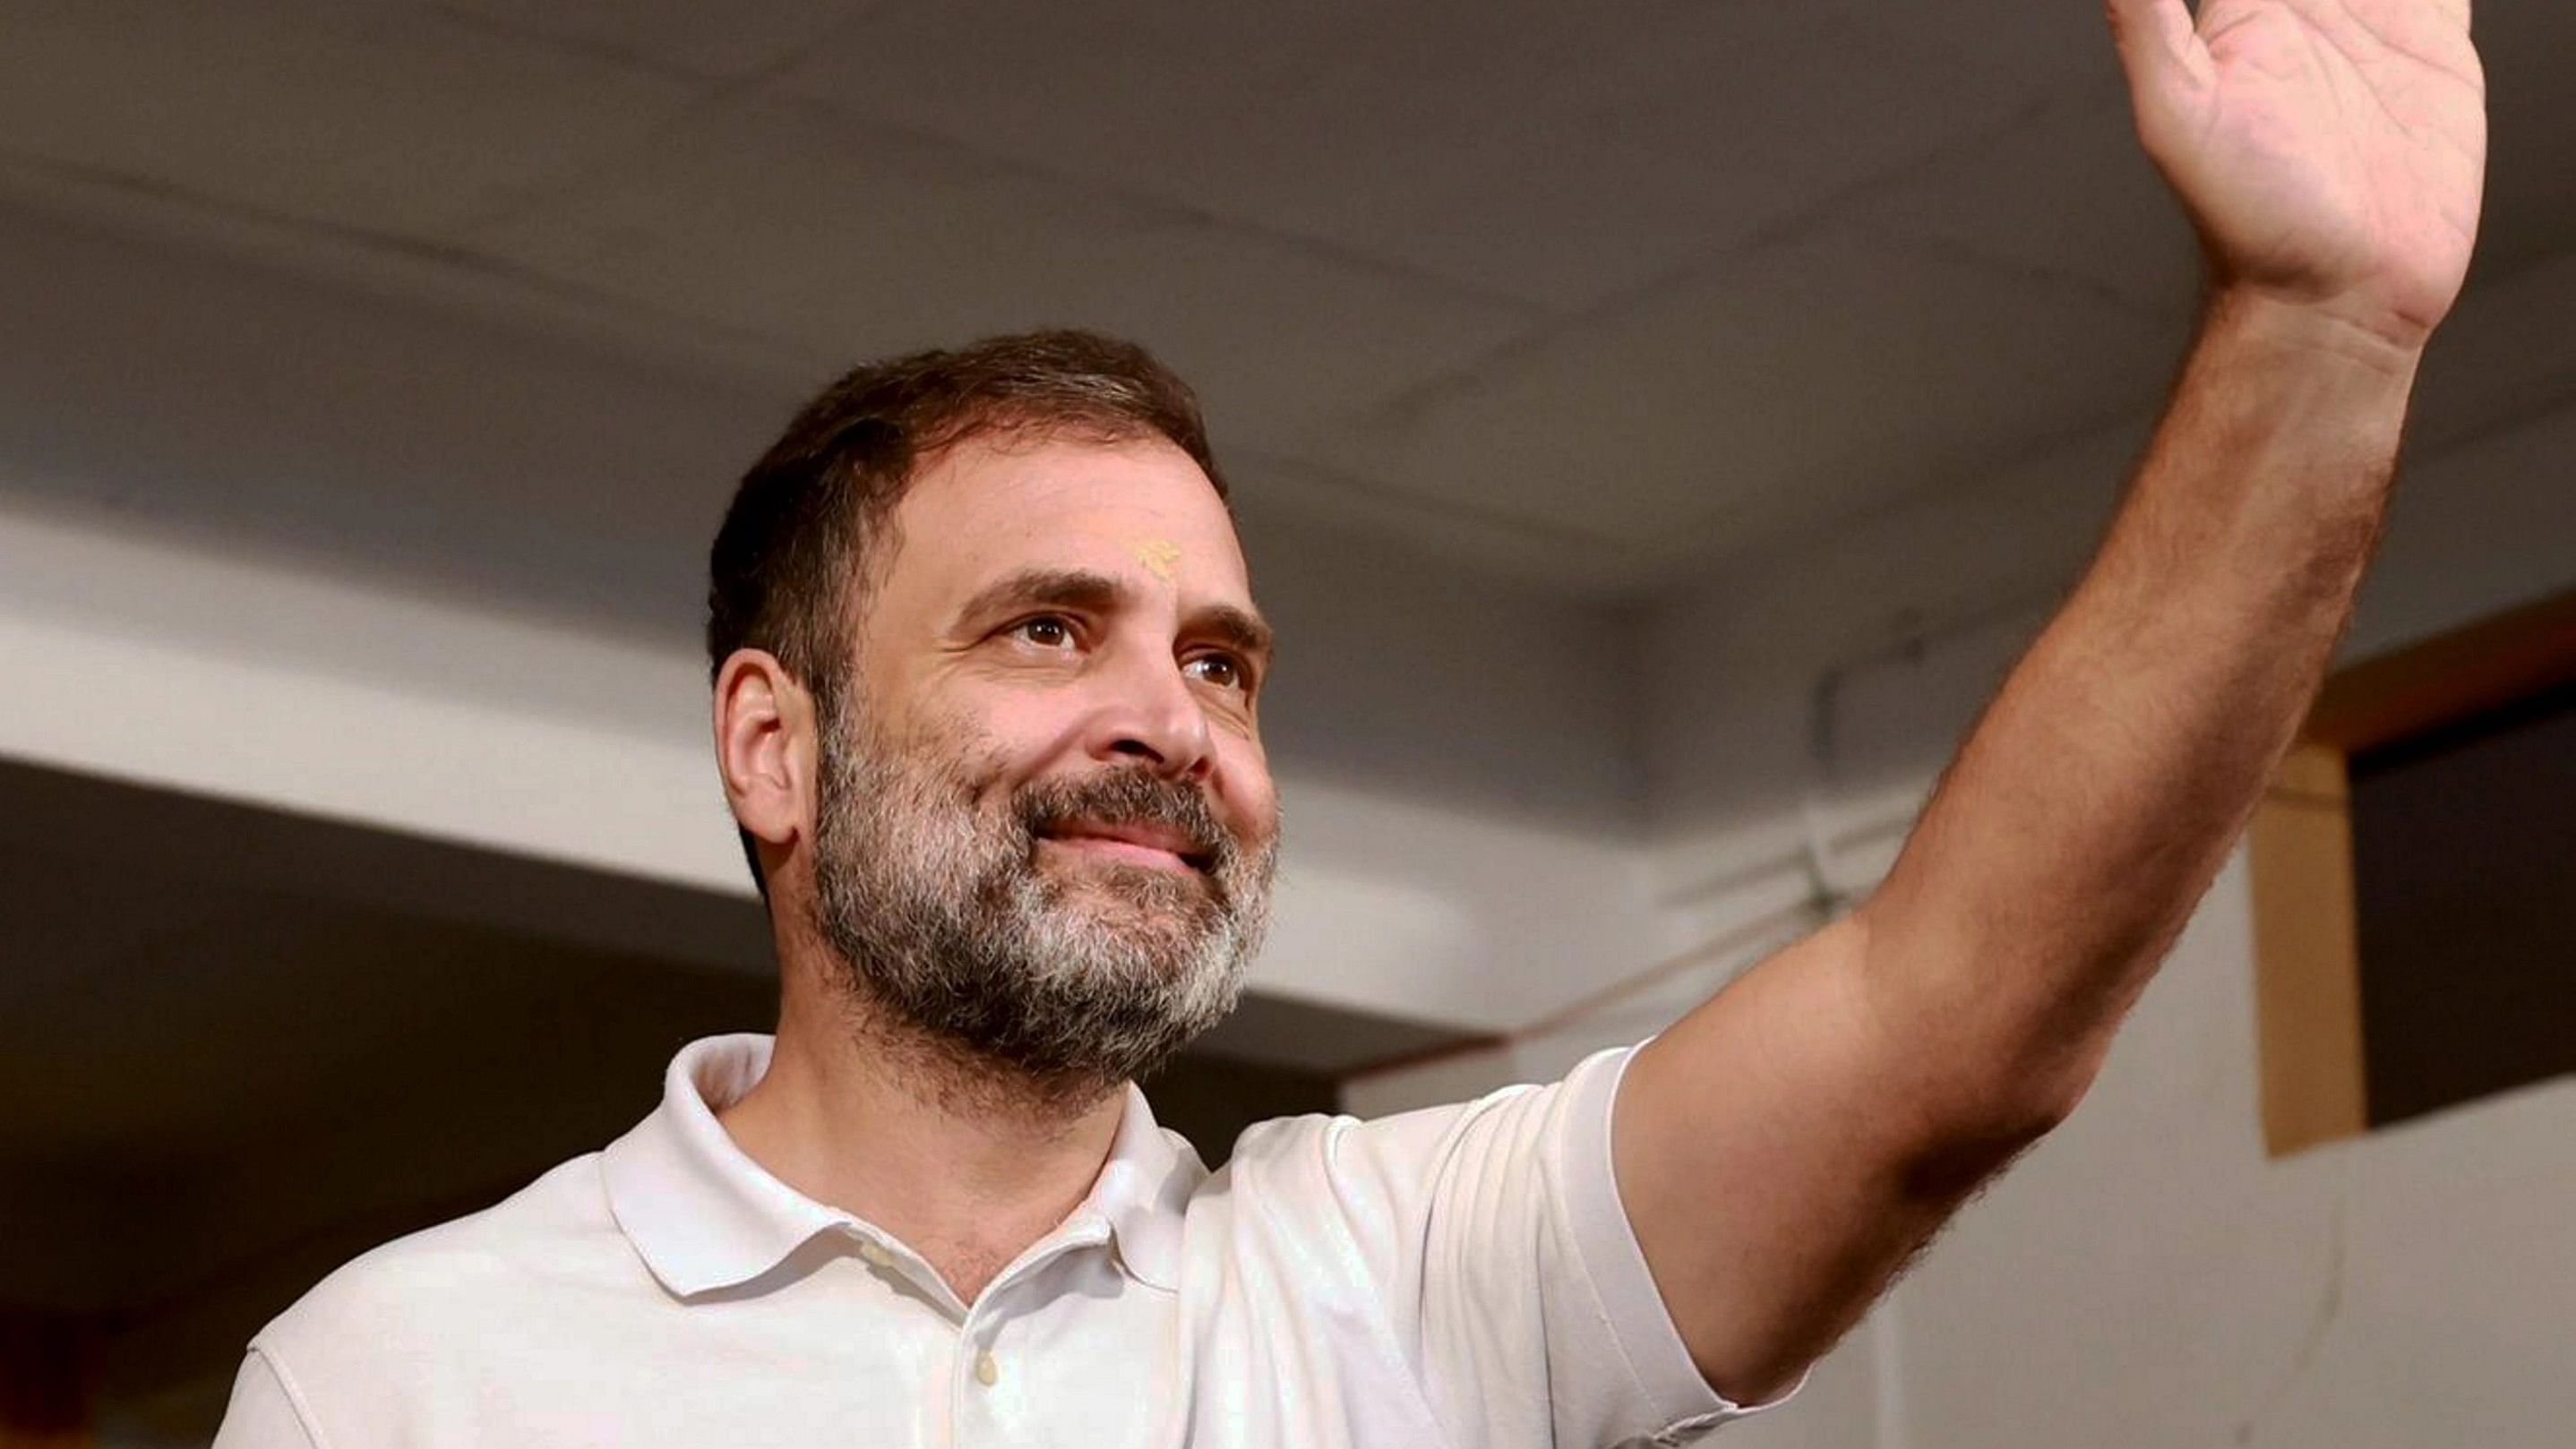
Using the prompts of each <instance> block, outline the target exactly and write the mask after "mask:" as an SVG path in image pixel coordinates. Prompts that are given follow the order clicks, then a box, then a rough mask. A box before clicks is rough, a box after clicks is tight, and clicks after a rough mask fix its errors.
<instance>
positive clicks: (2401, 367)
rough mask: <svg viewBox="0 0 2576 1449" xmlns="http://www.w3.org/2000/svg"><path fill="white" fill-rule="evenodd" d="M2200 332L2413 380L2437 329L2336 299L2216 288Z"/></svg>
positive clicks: (2289, 356)
mask: <svg viewBox="0 0 2576 1449" xmlns="http://www.w3.org/2000/svg"><path fill="white" fill-rule="evenodd" d="M2201 332H2202V335H2203V337H2204V338H2206V339H2210V340H2217V339H2222V338H2223V339H2225V340H2227V341H2230V342H2234V343H2237V344H2240V345H2243V346H2247V347H2251V348H2255V349H2259V350H2261V351H2265V352H2270V353H2276V354H2279V355H2281V356H2282V357H2284V358H2285V359H2296V360H2299V361H2302V362H2310V363H2313V364H2315V365H2317V366H2319V367H2321V368H2356V369H2359V370H2361V371H2362V372H2364V373H2367V374H2371V375H2375V376H2378V377H2383V378H2387V379H2391V380H2394V381H2396V382H2398V383H2401V384H2411V383H2412V382H2413V381H2414V378H2415V371H2416V369H2417V367H2418V366H2419V365H2421V363H2422V361H2423V356H2424V345H2425V343H2426V342H2428V341H2430V340H2431V337H2432V329H2430V328H2428V327H2422V326H2417V325H2414V324H2410V323H2406V322H2404V321H2402V320H2400V319H2398V318H2396V317H2394V316H2385V315H2380V314H2377V313H2373V312H2371V311H2369V310H2368V309H2367V308H2362V307H2357V306H2354V305H2350V304H2345V303H2340V302H2337V301H2334V300H2292V299H2285V298H2282V297H2280V296H2277V295H2275V294H2273V293H2270V292H2266V291H2263V290H2261V289H2259V288H2255V287H2251V286H2239V285H2224V284H2222V285H2220V286H2218V287H2217V288H2215V289H2213V290H2212V291H2211V293H2210V295H2209V300H2208V304H2207V306H2206V308H2205V309H2204V311H2203V314H2202V321H2201Z"/></svg>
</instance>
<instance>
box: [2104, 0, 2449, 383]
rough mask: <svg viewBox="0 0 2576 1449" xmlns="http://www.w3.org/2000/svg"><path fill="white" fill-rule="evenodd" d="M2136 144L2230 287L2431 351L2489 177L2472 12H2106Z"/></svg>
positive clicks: (2390, 6)
mask: <svg viewBox="0 0 2576 1449" xmlns="http://www.w3.org/2000/svg"><path fill="white" fill-rule="evenodd" d="M2108 4H2109V9H2110V17H2111V26H2112V30H2113V32H2114V33H2115V34H2116V36H2117V37H2118V40H2119V44H2120V55H2121V61H2122V64H2123V65H2124V67H2125V68H2126V69H2127V71H2128V75H2129V89H2130V97H2131V100H2132V101H2133V102H2134V104H2135V109H2136V113H2137V121H2138V135H2139V138H2140V139H2141V140H2142V141H2143V142H2144V143H2145V146H2146V150H2147V154H2148V155H2149V156H2150V157H2151V158H2153V160H2154V161H2155V163H2156V166H2157V168H2158V169H2159V170H2161V171H2162V172H2163V173H2164V175H2165V179H2166V180H2167V181H2168V182H2170V183H2171V184H2172V186H2173V188H2174V190H2175V191H2176V192H2177V193H2178V194H2179V195H2180V196H2181V198H2182V202H2183V205H2184V207H2185V208H2186V209H2187V210H2188V211H2189V212H2190V214H2191V218H2192V221H2193V223H2194V225H2196V226H2197V227H2198V228H2199V230H2200V234H2201V239H2202V242H2203V243H2204V245H2205V246H2206V247H2207V248H2208V251H2209V254H2210V261H2211V265H2212V267H2213V268H2214V270H2215V272H2216V279H2217V281H2218V283H2219V284H2220V285H2221V286H2222V287H2224V288H2234V289H2239V290H2245V291H2251V292H2254V293H2257V294H2260V295H2263V296H2265V297H2268V298H2271V299H2274V300H2278V301H2284V302H2289V303H2293V304H2296V305H2299V306H2302V307H2309V308H2313V309H2315V310H2317V311H2318V312H2319V313H2320V314H2321V315H2325V316H2330V317H2332V318H2334V319H2336V320H2338V321H2341V322H2346V323H2350V324H2353V325H2355V326H2357V327H2359V328H2361V329H2363V330H2364V331H2366V332H2369V333H2371V334H2374V335H2376V336H2378V337H2381V338H2385V339H2387V340H2388V341H2391V342H2394V343H2396V344H2398V345H2400V346H2407V347H2414V346H2420V345H2421V344H2422V342H2423V341H2424V339H2425V337H2426V336H2427V335H2428V334H2429V333H2430V332H2431V331H2432V329H2433V327H2434V325H2435V324H2437V323H2439V322H2440V321H2441V320H2442V318H2443V316H2444V315H2445V314H2446V313H2448V312H2449V311H2450V308H2451V304H2452V302H2453V301H2454V300H2456V299H2457V298H2458V296H2459V291H2460V284H2461V282H2462V280H2463V279H2464V278H2465V277H2466V275H2467V272H2468V264H2469V249H2470V245H2471V243H2472V241H2473V240H2474V239H2475V237H2476V234H2477V225H2478V205H2479V198H2480V192H2481V190H2482V188H2483V186H2484V182H2485V173H2486V81H2485V76H2484V73H2483V72H2482V71H2481V69H2480V67H2479V65H2478V56H2477V50H2476V48H2475V47H2474V46H2473V45H2471V44H2470V41H2469V0H2204V3H2203V4H2202V6H2201V9H2200V14H2199V17H2198V19H2197V20H2195V19H2194V18H2193V15H2192V13H2191V10H2190V8H2189V7H2188V5H2187V4H2186V0H2108Z"/></svg>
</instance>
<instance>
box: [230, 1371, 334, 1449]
mask: <svg viewBox="0 0 2576 1449" xmlns="http://www.w3.org/2000/svg"><path fill="white" fill-rule="evenodd" d="M214 1449H321V1441H320V1440H318V1439H316V1438H315V1437H314V1435H313V1433H312V1430H311V1429H310V1428H309V1427H308V1426H307V1425H306V1424H305V1422H304V1417H303V1415H302V1414H300V1413H298V1412H297V1411H296V1407H295V1400H294V1398H293V1396H292V1395H290V1394H289V1393H288V1392H287V1388H286V1384H285V1381H284V1380H282V1379H281V1378H279V1377H278V1373H277V1368H276V1366H275V1365H273V1364H271V1363H270V1362H269V1361H268V1355H267V1354H265V1353H262V1352H260V1351H259V1350H258V1349H257V1348H253V1349H252V1350H251V1351H250V1352H249V1353H247V1354H245V1355H243V1357H242V1366H241V1373H240V1374H239V1375H238V1376H236V1377H235V1378H234V1379H233V1397H232V1402H231V1403H230V1404H228V1405H227V1406H226V1407H225V1409H224V1422H223V1426H222V1427H221V1428H218V1429H217V1430H216V1431H215V1442H214Z"/></svg>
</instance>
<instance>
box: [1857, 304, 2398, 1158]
mask: <svg viewBox="0 0 2576 1449" xmlns="http://www.w3.org/2000/svg"><path fill="white" fill-rule="evenodd" d="M2414 361H2415V358H2414V354H2413V353H2412V352H2411V351H2410V350H2407V349H2402V348H2395V347H2390V346H2388V345H2387V344H2385V343H2384V342H2383V341H2380V340H2379V339H2376V338H2372V337H2369V336H2367V335H2363V334H2360V333H2355V332H2347V331H2343V330H2339V329H2338V328H2336V327H2335V326H2334V324H2331V323H2327V322H2324V321H2322V320H2321V319H2318V318H2315V317H2312V316H2308V315H2306V314H2301V313H2297V312H2292V311H2288V310H2286V309H2280V308H2274V307H2267V306H2265V305H2262V304H2259V303H2254V302H2250V301H2247V300H2245V299H2242V298H2234V297H2222V298H2220V299H2219V301H2218V302H2217V303H2216V304H2215V305H2214V306H2213V308H2212V310H2211V313H2210V316H2209V317H2208V319H2207V321H2206V323H2205V325H2204V328H2203V331H2202V336H2201V340H2200V342H2199V345H2198V346H2197V347H2196V348H2195V350H2194V353H2193V356H2192V358H2191V360H2190V362H2189V363H2188V364H2187V365H2186V367H2185V369H2184V374H2183V377H2182V380H2181V382H2180V384H2179V386H2178V387H2177V389H2176V394H2175V399H2174V403H2173V406H2172V408H2171V409H2170V410H2169V412H2168V413H2167V415H2166V417H2165V420H2164V422H2163V424H2162V425H2161V426H2160V427H2159V429H2158V430H2157V433H2156V436H2155V439H2154V442H2153V443H2152V445H2151V446H2150V449H2149V451H2148V455H2147V458H2146V460H2145V462H2144V463H2143V464H2142V466H2141V468H2140V470H2139V473H2138V476H2137V478H2136V479H2135V481H2134V482H2133V484H2132V485H2131V488H2130V490H2129V493H2128V495H2127V497H2126V498H2125V500H2124V501H2123V503H2122V505H2121V508H2120V510H2119V513H2118V515H2117V518H2116V519H2115V521H2114V523H2113V525H2112V528H2111V530H2110V532H2109V534H2108V536H2107V537H2106V539H2105V541H2104V543H2103V545H2102V548H2101V551H2100V553H2099V555H2098V556H2097V558H2096V560H2095V562H2094V565H2093V567H2092V569H2091V570H2090V572H2089V573H2088V574H2087V576H2086V578H2085V579H2084V581H2083V583H2082V584H2081V585H2080V586H2079V587H2078V589H2077V590H2076V592H2075V594H2074V596H2073V597H2072V598H2071V599H2070V600H2069V602H2068V603H2067V605H2066V607H2065V608H2064V609H2063V610H2062V611H2061V612H2060V614H2059V615H2058V617H2057V618H2056V619H2055V620H2054V621H2053V622H2052V623H2051V624H2050V625H2049V627H2048V628H2047V630H2046V631H2045V632H2044V633H2043V634H2042V635H2041V637H2040V639H2039V641H2038V642H2037V643H2036V644H2035V645H2034V646H2033V647H2032V649H2031V650H2030V652H2029V654H2028V655H2027V656H2026V657H2025V658H2024V659H2023V660H2022V662H2021V664H2020V666H2019V667H2018V668H2017V669H2015V670H2014V672H2013V674H2012V676H2011V678H2010V679H2009V680H2008V681H2007V683H2006V684H2005V686H2004V688H2003V690H2002V691H2001V693H2000V694H1999V695H1998V696H1997V698H1996V700H1995V702H1994V703H1993V705H1992V706H1990V708H1989V709H1988V711H1987V713H1986V715H1985V717H1984V718H1983V719H1982V720H1981V721H1980V722H1979V724H1978V726H1977V728H1976V729H1975V730H1974V731H1973V732H1972V734H1971V735H1970V737H1969V739H1968V742H1967V744H1966V745H1965V747H1964V748H1963V749H1962V750H1961V752H1960V754H1959V756H1958V758H1957V760H1956V761H1955V762H1954V763H1953V765H1952V766H1951V768H1950V770H1949V772H1948V774H1947V775H1946V776H1945V777H1944V779H1943V781H1942V783H1941V786H1940V788H1939V789H1938V790H1937V791H1936V792H1935V794H1934V798H1933V800H1932V802H1931V804H1930V806H1929V807H1928V808H1927V810H1926V812H1925V814H1924V817H1923V819H1922V822H1921V823H1920V825H1919V826H1918V827H1917V828H1916V831H1915V833H1914V836H1913V838H1912V839H1911V840H1909V841H1908V843H1907V846H1906V849H1905V851H1904V852H1903V854H1902V856H1901V857H1900V859H1899V861H1898V863H1897V865H1896V867H1895V869H1894V870H1893V871H1892V872H1891V874H1890V875H1889V877H1888V879H1887V881H1886V883H1885V884H1884V886H1883V887H1882V888H1881V889H1880V890H1879V892H1878V893H1877V894H1876V895H1875V896H1874V897H1873V898H1872V899H1871V900H1870V901H1869V902H1868V903H1867V905H1866V906H1864V907H1863V909H1862V910H1861V911H1860V912H1859V913H1858V918H1859V923H1860V925H1861V928H1862V932H1863V935H1864V937H1865V939H1866V941H1867V946H1866V949H1865V951H1864V959H1865V961H1866V963H1867V964H1866V967H1865V971H1866V979H1867V981H1868V983H1869V986H1870V989H1871V994H1872V997H1873V1000H1874V1003H1875V1005H1876V1007H1877V1010H1878V1011H1879V1013H1880V1015H1881V1016H1882V1019H1884V1020H1886V1021H1887V1022H1889V1024H1890V1025H1891V1026H1892V1027H1894V1028H1895V1029H1898V1030H1902V1031H1905V1032H1907V1033H1909V1034H1911V1035H1913V1036H1914V1037H1915V1038H1916V1039H1918V1040H1920V1041H1922V1042H1923V1043H1924V1049H1925V1050H1926V1051H1929V1052H1938V1053H1940V1054H1941V1055H1942V1056H1943V1057H1944V1058H1946V1059H1947V1060H1948V1061H1949V1062H1950V1063H1951V1064H1952V1065H1953V1066H1954V1067H1955V1066H1957V1065H1960V1064H1964V1063H1984V1064H1988V1065H1990V1066H1991V1067H1992V1068H1993V1070H1992V1071H1991V1072H1986V1073H1969V1074H1967V1076H1966V1079H1965V1081H1964V1082H1963V1083H1962V1084H1961V1085H1962V1097H1961V1101H1960V1103H1959V1107H1958V1110H1961V1111H1965V1112H1971V1113H1978V1112H1986V1111H1996V1112H2001V1113H2003V1114H2005V1115H2006V1116H2007V1117H2008V1118H2009V1117H2011V1116H2012V1115H2013V1114H2021V1115H2024V1116H2033V1117H2037V1118H2039V1119H2041V1121H2042V1124H2043V1125H2044V1122H2045V1121H2046V1120H2053V1118H2054V1116H2055V1115H2056V1114H2062V1113H2063V1112H2064V1111H2066V1110H2069V1109H2071V1108H2072V1106H2073V1104H2074V1100H2075V1098H2076V1097H2077V1096H2079V1095H2080V1094H2081V1093H2082V1091H2083V1089H2084V1087H2085V1086H2086V1085H2087V1084H2088V1083H2089V1082H2090V1080H2091V1078H2092V1076H2093V1073H2094V1071H2095V1070H2096V1068H2097V1067H2098V1065H2099V1063H2100V1060H2101V1058H2102V1055H2103V1054H2104V1052H2105V1051H2106V1050H2107V1049H2108V1045H2109V1040H2110V1036H2111V1033H2112V1031H2113V1029H2114V1028H2115V1027H2116V1026H2117V1024H2118V1022H2119V1019H2120V1017H2121V1016H2122V1015H2123V1014H2124V1013H2125V1012H2126V1010H2127V1009H2128V1007H2129V1005H2130V1004H2131V1003H2132V1002H2133V1001H2134V1000H2135V999H2136V996H2137V994H2138V992H2139V991H2140V990H2141V989H2142V988H2143V987H2144V985H2145V983H2146V981H2147V979H2148V977H2149V976H2150V975H2151V974H2152V973H2153V971H2154V969H2155V967H2156V966H2157V965H2158V964H2159V962H2160V961H2161V959H2162V957H2163V955H2164V953H2165V952H2166V950H2167V949H2168V948H2169V947H2170V945H2171V944H2172V941H2173V938H2174V936H2175V935H2176V934H2177V933H2178V932H2179V931H2180V930H2181V928H2182V925H2183V923H2184V921H2185V920H2186V919H2187V918H2188V917H2189V915H2190V913H2191V911H2192V909H2193V907H2194V905H2195V904H2196V903H2197V902H2198V900H2199V898H2200V896H2201V895H2202V893H2203V892H2204V891H2206V890H2207V888H2208V886H2209V883H2210V880H2211V879H2212V877H2214V876H2215V874H2216V873H2217V870H2218V868H2219V865H2220V864H2221V862H2223V861H2224V859H2225V858H2226V855H2227V852H2228V850H2229V849H2230V847H2231V846H2232V844H2233V843H2234V841H2235V839H2236V838H2237V836H2238V835H2239V833H2240V832H2241V831H2242V830H2243V828H2244V826H2245V822H2246V820H2247V818H2248V817H2249V816H2250V814H2251V812H2252V810H2253V806H2254V803H2255V801H2256V799H2257V797H2258V795H2259V793H2260V792H2261V790H2262V788H2263V785H2264V783H2265V780H2266V779H2267V777H2268V775H2269V774H2270V772H2271V770H2272V769H2273V767H2274V766H2275V764H2276V763H2277V762H2278V760H2279V759H2280V757H2281V755H2282V753H2283V752H2284V751H2285V750H2286V749H2287V747H2288V745H2289V743H2290V741H2291V740H2292V738H2293V737H2294V735H2295V734H2296V731H2297V728H2298V725H2299V721H2300V719H2301V717H2302V716H2303V714H2304V713H2305V711H2306V709H2307V706H2308V704H2309V702H2310V700H2311V699H2312V697H2313V696H2314V694H2315V691H2316V688H2317V684H2318V682H2319V679H2320V677H2321V676H2322V675H2323V673H2324V670H2325V666H2326V662H2327V659H2328V656H2329V655H2330V654H2331V652H2332V650H2333V646H2334V643H2335V640H2336V639H2337V638H2338V637H2339V636H2340V634H2341V632H2342V630H2343V627H2344V624H2345V622H2346V620H2347V619H2348V618H2349V617H2350V612H2351V606H2352V599H2353V595H2354V592H2355V590H2356V588H2357V587H2358V585H2359V582H2360V578H2361V575H2362V571H2363V567H2364V565H2365V564H2366V562H2367V560H2368V557H2369V554H2370V552H2371V549H2372V546H2373V544H2374V542H2375V541H2376V538H2377V536H2378V531H2379V525H2380V520H2381V518H2382V516H2383V513H2384V510H2385V506H2386V501H2387V495H2388V490H2389V483H2390V480H2391V477H2392V475H2393V471H2394V463H2395V456H2396V451H2397V443H2398V436H2399V431H2400V428H2401V425H2402V422H2403V419H2404V414H2405V408H2406V400H2407V396H2408V393H2409V391H2410V389H2411V387H2412V384H2413V377H2414ZM1971 1128H1972V1130H1977V1129H1976V1124H1971Z"/></svg>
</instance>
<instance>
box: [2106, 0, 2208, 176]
mask: <svg viewBox="0 0 2576 1449" xmlns="http://www.w3.org/2000/svg"><path fill="white" fill-rule="evenodd" d="M2104 9H2105V11H2106V13H2107V14H2108V15H2109V17H2110V21H2111V38H2112V39H2113V40H2114V41H2116V42H2117V43H2118V45H2119V47H2120V65H2121V68H2122V69H2123V70H2126V71H2127V72H2128V73H2129V96H2130V99H2131V101H2132V102H2133V103H2134V104H2135V106H2136V109H2137V117H2138V132H2139V134H2140V135H2141V136H2142V137H2144V138H2145V139H2146V140H2147V142H2148V149H2149V150H2150V151H2154V150H2155V149H2156V148H2157V146H2158V144H2159V143H2160V142H2161V141H2162V140H2164V139H2166V138H2169V137H2171V136H2174V135H2177V134H2180V133H2181V131H2182V130H2185V129H2188V128H2187V126H2185V125H2184V124H2183V123H2184V121H2185V118H2186V117H2188V116H2189V115H2190V114H2192V113H2193V112H2195V111H2196V110H2197V109H2198V105H2197V102H2198V100H2199V98H2200V97H2201V96H2202V95H2203V94H2204V93H2206V91H2207V90H2208V88H2209V86H2210V85H2211V84H2212V83H2213V82H2214V81H2215V79H2216V75H2217V70H2216V67H2215V66H2214V65H2212V64H2211V62H2210V58H2209V47H2208V46H2207V45H2205V44H2203V43H2202V42H2201V38H2200V31H2199V29H2198V28H2197V27H2196V26H2195V25H2194V24H2193V23H2192V18H2191V6H2190V5H2189V4H2188V3H2187V0H2104Z"/></svg>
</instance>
